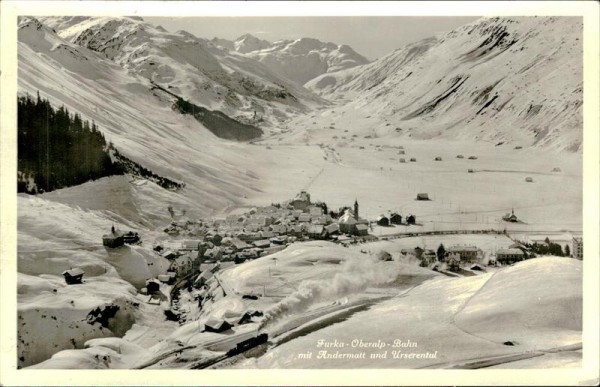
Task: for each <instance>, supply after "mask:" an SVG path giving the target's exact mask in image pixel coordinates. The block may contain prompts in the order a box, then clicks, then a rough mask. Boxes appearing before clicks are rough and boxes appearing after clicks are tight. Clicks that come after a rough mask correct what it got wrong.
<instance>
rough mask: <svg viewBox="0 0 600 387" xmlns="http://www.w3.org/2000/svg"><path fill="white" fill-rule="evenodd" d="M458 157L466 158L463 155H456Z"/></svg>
mask: <svg viewBox="0 0 600 387" xmlns="http://www.w3.org/2000/svg"><path fill="white" fill-rule="evenodd" d="M456 158H457V159H464V158H465V156H463V155H456Z"/></svg>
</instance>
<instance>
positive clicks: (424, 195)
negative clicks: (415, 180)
mask: <svg viewBox="0 0 600 387" xmlns="http://www.w3.org/2000/svg"><path fill="white" fill-rule="evenodd" d="M417 200H429V195H428V194H427V193H425V192H423V193H418V194H417Z"/></svg>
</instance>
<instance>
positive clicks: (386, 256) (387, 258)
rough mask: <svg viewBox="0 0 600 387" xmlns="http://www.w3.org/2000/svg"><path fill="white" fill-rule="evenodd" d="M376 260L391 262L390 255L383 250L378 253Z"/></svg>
mask: <svg viewBox="0 0 600 387" xmlns="http://www.w3.org/2000/svg"><path fill="white" fill-rule="evenodd" d="M377 259H379V260H380V261H386V262H387V261H392V260H393V259H392V254H390V253H388V252H387V251H385V250H381V251H380V252H379V253H377Z"/></svg>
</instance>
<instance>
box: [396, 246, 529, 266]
mask: <svg viewBox="0 0 600 387" xmlns="http://www.w3.org/2000/svg"><path fill="white" fill-rule="evenodd" d="M400 254H401V255H403V256H413V257H415V258H417V259H418V260H419V261H421V266H423V267H431V268H433V269H434V270H439V268H440V264H441V263H445V264H446V267H447V268H448V270H450V271H459V270H460V268H461V267H469V268H471V269H473V270H482V266H481V264H480V263H481V262H483V261H484V259H483V258H484V253H483V251H482V250H481V249H480V248H478V247H476V246H470V245H456V246H452V247H450V248H448V249H446V250H444V254H443V256H442V257H438V255H437V253H436V252H435V251H434V250H431V249H423V248H421V247H415V248H414V249H402V250H400ZM526 258H527V254H526V251H525V250H524V248H523V246H522V245H520V244H518V243H515V244H513V245H511V246H510V247H509V248H505V249H499V250H497V251H496V254H495V257H492V258H491V259H490V260H489V261H488V264H492V265H494V264H496V263H500V264H503V265H509V264H513V263H515V262H519V261H522V260H524V259H526Z"/></svg>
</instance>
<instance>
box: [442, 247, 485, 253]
mask: <svg viewBox="0 0 600 387" xmlns="http://www.w3.org/2000/svg"><path fill="white" fill-rule="evenodd" d="M477 250H478V248H477V247H475V246H452V247H450V248H448V252H458V251H477Z"/></svg>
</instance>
